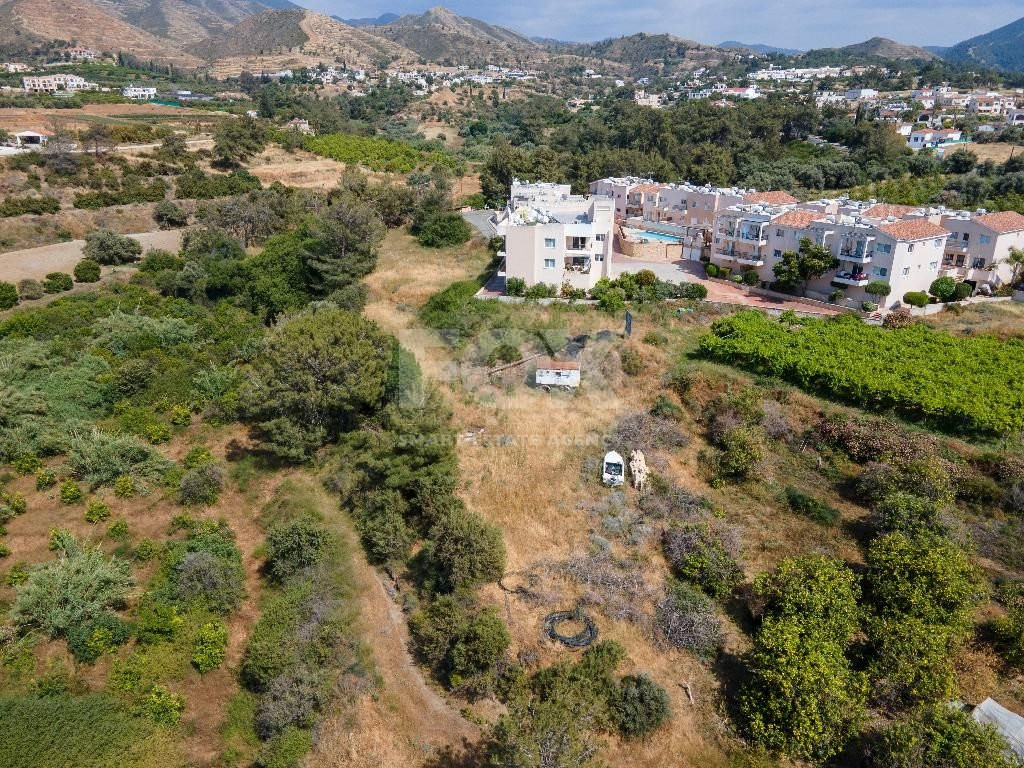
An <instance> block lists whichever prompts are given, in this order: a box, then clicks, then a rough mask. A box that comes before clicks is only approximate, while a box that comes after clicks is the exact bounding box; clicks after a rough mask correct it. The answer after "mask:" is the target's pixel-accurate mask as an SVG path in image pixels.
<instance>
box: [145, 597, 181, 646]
mask: <svg viewBox="0 0 1024 768" xmlns="http://www.w3.org/2000/svg"><path fill="white" fill-rule="evenodd" d="M184 626H185V619H183V618H182V617H181V615H180V614H179V613H178V608H177V606H174V605H170V604H169V603H161V602H158V601H156V600H154V599H153V597H152V596H151V595H150V596H147V597H145V598H144V599H143V601H142V604H141V605H140V606H139V614H138V621H137V622H136V625H135V631H136V634H137V635H138V637H139V642H140V643H163V642H168V641H170V640H173V639H174V638H175V636H176V635H177V634H178V632H179V631H180V630H181V628H182V627H184Z"/></svg>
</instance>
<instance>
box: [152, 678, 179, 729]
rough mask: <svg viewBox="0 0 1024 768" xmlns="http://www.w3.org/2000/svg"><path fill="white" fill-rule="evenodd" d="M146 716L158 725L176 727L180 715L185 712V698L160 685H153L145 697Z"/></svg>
mask: <svg viewBox="0 0 1024 768" xmlns="http://www.w3.org/2000/svg"><path fill="white" fill-rule="evenodd" d="M145 706H146V714H147V715H149V716H150V717H151V718H152V719H153V721H154V722H155V723H159V724H160V725H177V724H178V723H179V722H180V721H181V713H182V712H183V711H184V710H185V697H184V696H182V695H181V694H180V693H174V692H173V691H169V690H167V688H165V687H164V686H162V685H154V686H153V690H151V691H150V692H149V695H148V696H147V697H146V705H145Z"/></svg>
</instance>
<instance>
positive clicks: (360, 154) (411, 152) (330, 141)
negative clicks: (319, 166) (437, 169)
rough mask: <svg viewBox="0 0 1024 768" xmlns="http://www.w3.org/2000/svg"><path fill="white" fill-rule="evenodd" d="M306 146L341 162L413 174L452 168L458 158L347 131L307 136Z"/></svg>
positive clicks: (318, 153) (374, 169)
mask: <svg viewBox="0 0 1024 768" xmlns="http://www.w3.org/2000/svg"><path fill="white" fill-rule="evenodd" d="M306 149H308V150H309V151H310V152H313V153H315V154H317V155H322V156H323V157H327V158H330V159H331V160H337V161H338V162H339V163H345V164H346V165H355V166H363V167H365V168H369V169H370V170H373V171H388V172H390V173H411V172H412V171H415V170H418V169H423V168H429V167H430V166H434V165H442V166H448V167H451V166H452V165H453V164H454V160H453V159H452V158H450V157H449V156H447V155H446V154H444V153H442V152H425V151H423V150H421V149H418V148H416V147H414V146H412V145H410V144H406V143H405V142H401V141H392V140H390V139H378V138H373V137H370V136H353V135H351V134H343V133H335V134H329V135H326V136H317V137H316V138H312V139H307V140H306Z"/></svg>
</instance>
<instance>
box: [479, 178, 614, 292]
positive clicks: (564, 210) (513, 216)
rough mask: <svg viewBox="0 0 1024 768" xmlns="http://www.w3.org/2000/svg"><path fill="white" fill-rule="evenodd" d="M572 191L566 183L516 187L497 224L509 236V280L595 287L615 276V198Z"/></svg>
mask: <svg viewBox="0 0 1024 768" xmlns="http://www.w3.org/2000/svg"><path fill="white" fill-rule="evenodd" d="M517 187H518V188H517ZM532 192H536V193H537V194H536V195H534V196H531V193H532ZM567 192H568V190H567V186H563V185H554V184H550V185H547V184H538V185H530V184H518V183H517V184H515V185H513V188H512V190H511V194H510V196H509V204H508V206H507V207H506V208H505V210H504V211H503V212H501V213H500V214H499V215H498V217H497V219H496V222H495V229H496V230H497V232H498V234H499V235H502V236H504V238H505V254H506V258H505V276H506V279H507V278H520V279H522V280H524V281H525V282H526V284H527V285H528V286H529V285H536V284H537V283H547V284H549V285H554V286H556V287H561V286H562V285H565V284H568V285H571V286H572V287H573V288H582V289H584V290H589V289H591V288H593V287H594V285H596V284H597V281H598V280H600V279H601V278H602V277H610V276H611V273H610V270H611V255H612V238H613V228H614V226H615V218H614V213H613V205H614V204H613V202H612V200H611V198H608V197H594V196H591V197H585V196H583V195H570V194H567Z"/></svg>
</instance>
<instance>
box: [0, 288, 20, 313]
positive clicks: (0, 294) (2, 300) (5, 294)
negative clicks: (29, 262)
mask: <svg viewBox="0 0 1024 768" xmlns="http://www.w3.org/2000/svg"><path fill="white" fill-rule="evenodd" d="M17 303H18V289H17V287H16V286H15V285H14V284H13V283H5V282H3V281H0V311H2V310H5V309H10V308H11V307H13V306H15V305H16V304H17Z"/></svg>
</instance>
